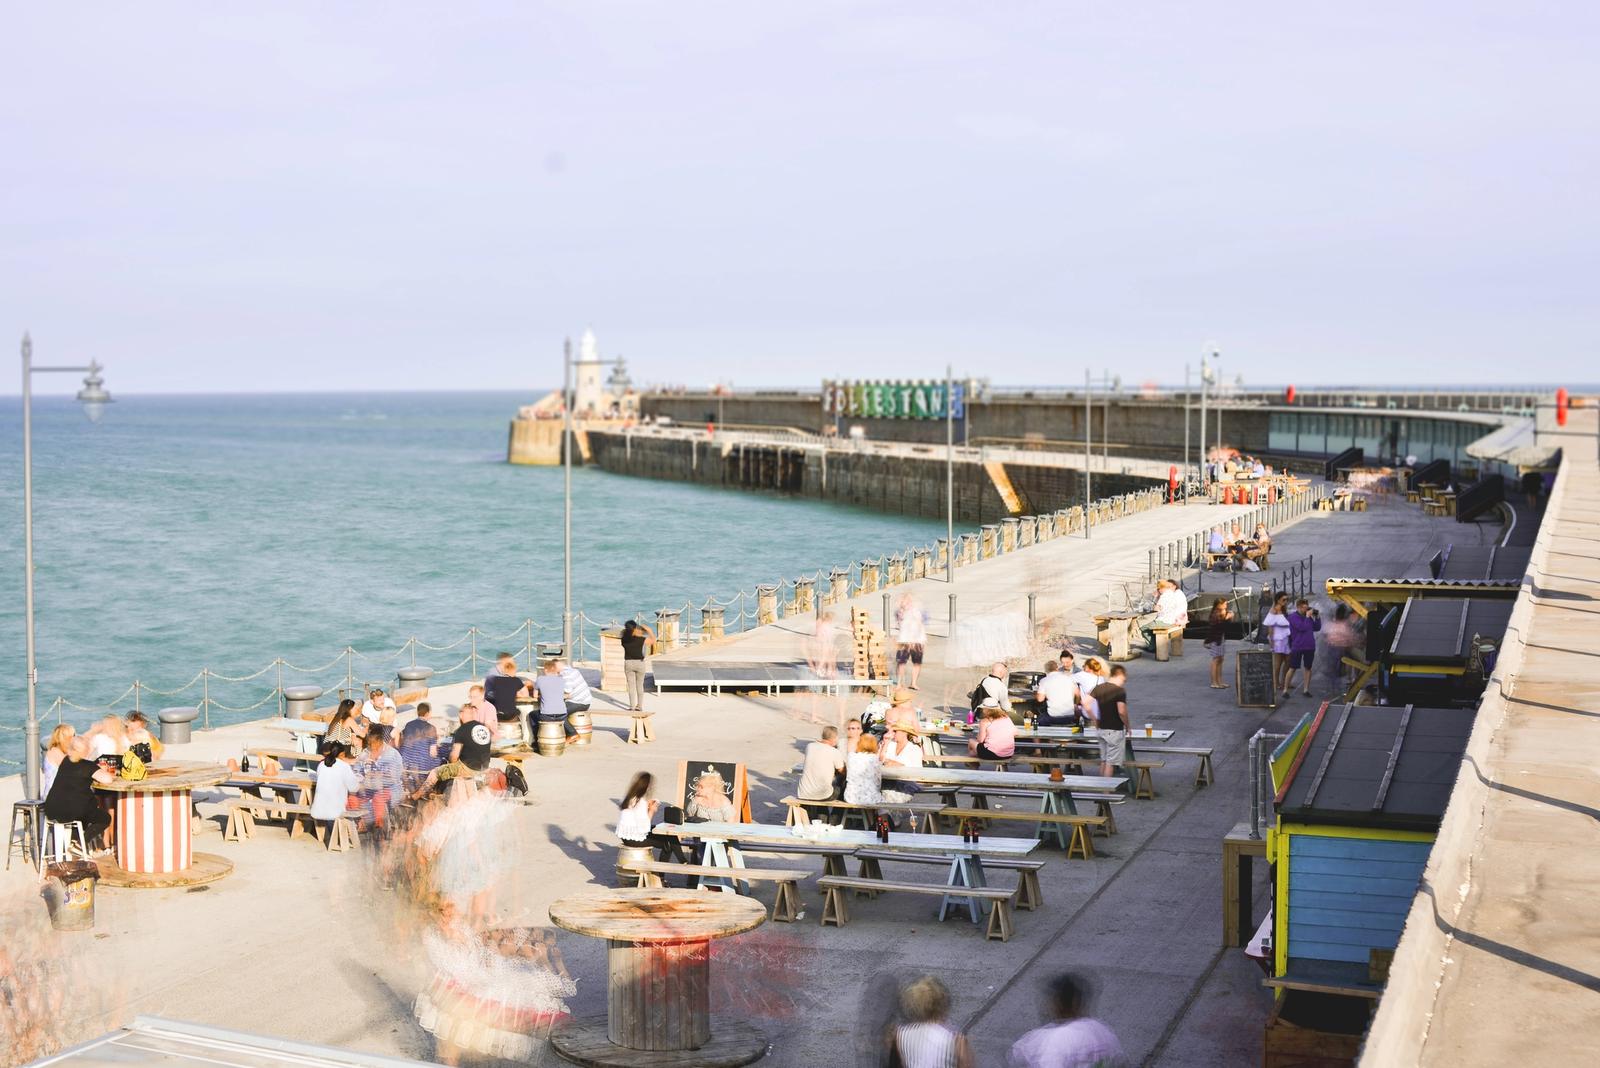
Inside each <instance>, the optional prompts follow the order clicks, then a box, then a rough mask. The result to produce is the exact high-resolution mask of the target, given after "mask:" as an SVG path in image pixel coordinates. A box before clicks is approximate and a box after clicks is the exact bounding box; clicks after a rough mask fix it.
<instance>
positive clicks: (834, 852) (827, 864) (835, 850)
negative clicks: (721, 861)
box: [718, 838, 855, 875]
mask: <svg viewBox="0 0 1600 1068" xmlns="http://www.w3.org/2000/svg"><path fill="white" fill-rule="evenodd" d="M728 848H729V849H737V850H738V851H739V852H740V853H742V854H743V853H748V854H751V855H754V856H797V857H821V858H822V874H824V875H844V874H845V872H846V869H845V863H844V862H845V858H846V857H848V856H850V855H851V854H852V853H854V852H855V850H854V849H853V848H852V847H850V846H847V845H823V844H820V843H816V842H802V841H801V840H800V839H798V838H797V839H795V840H794V841H793V842H785V843H784V844H783V845H769V844H767V843H758V842H750V843H748V844H747V843H743V842H738V841H737V840H735V841H733V842H729V843H728ZM718 870H719V871H723V870H726V869H721V868H719V869H718Z"/></svg>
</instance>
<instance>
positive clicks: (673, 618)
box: [656, 608, 683, 649]
mask: <svg viewBox="0 0 1600 1068" xmlns="http://www.w3.org/2000/svg"><path fill="white" fill-rule="evenodd" d="M682 614H683V610H682V609H679V608H660V609H657V610H656V645H657V646H658V647H660V648H662V649H676V648H677V647H678V646H679V645H682V644H683V640H682V638H680V637H679V634H678V626H679V623H680V620H679V618H678V617H679V616H681V615H682Z"/></svg>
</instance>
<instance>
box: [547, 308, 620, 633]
mask: <svg viewBox="0 0 1600 1068" xmlns="http://www.w3.org/2000/svg"><path fill="white" fill-rule="evenodd" d="M585 349H586V350H587V349H588V341H587V340H586V341H585ZM584 355H585V357H586V358H585V359H584V360H583V362H584V363H586V364H589V363H597V364H599V365H601V366H602V367H604V366H615V365H617V364H621V363H622V362H623V361H622V358H621V357H614V358H612V359H609V360H608V359H603V358H601V357H599V356H594V357H593V358H592V359H591V358H587V357H588V352H587V351H585V353H584ZM572 362H573V361H572V339H571V338H568V339H567V342H566V344H565V345H564V346H563V347H562V350H561V366H562V371H561V422H562V425H561V465H562V467H563V468H564V472H563V476H564V485H563V488H562V518H561V531H562V533H561V537H562V557H561V559H562V567H561V575H562V601H561V652H562V655H563V656H565V657H566V658H567V660H568V661H569V662H570V661H573V660H576V659H577V658H576V657H575V656H574V655H573V652H572V407H573V402H574V396H573V388H572Z"/></svg>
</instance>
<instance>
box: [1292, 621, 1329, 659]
mask: <svg viewBox="0 0 1600 1068" xmlns="http://www.w3.org/2000/svg"><path fill="white" fill-rule="evenodd" d="M1321 629H1322V620H1320V619H1312V618H1311V617H1310V616H1303V615H1301V614H1300V613H1299V612H1298V611H1294V612H1290V613H1289V651H1290V652H1295V653H1314V652H1316V651H1317V631H1319V630H1321Z"/></svg>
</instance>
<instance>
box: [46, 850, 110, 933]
mask: <svg viewBox="0 0 1600 1068" xmlns="http://www.w3.org/2000/svg"><path fill="white" fill-rule="evenodd" d="M99 878H100V866H99V865H98V864H96V863H95V862H94V861H92V860H68V861H63V862H61V863H59V864H51V865H49V866H47V867H46V868H45V870H44V885H43V886H41V887H40V888H39V896H40V897H42V898H44V907H45V908H46V909H47V910H48V911H49V913H50V926H51V927H54V928H55V929H56V930H58V931H87V930H89V929H91V928H92V927H94V884H95V880H97V879H99Z"/></svg>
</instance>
